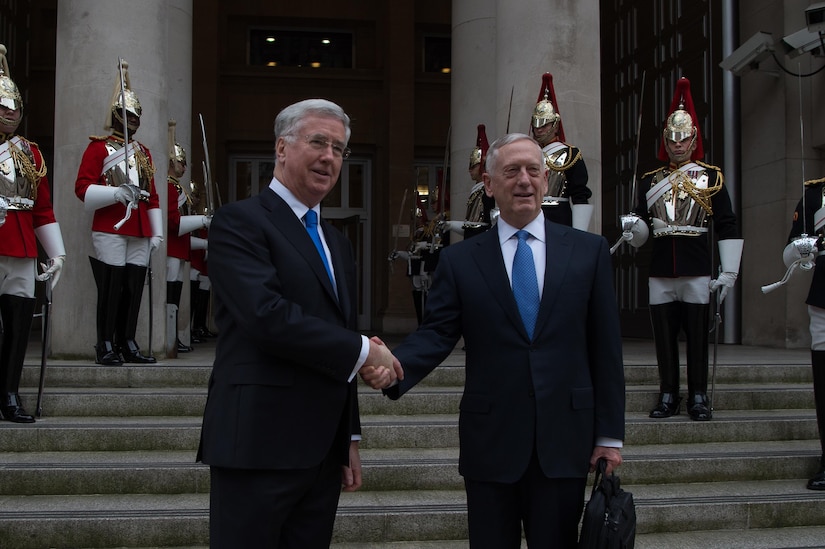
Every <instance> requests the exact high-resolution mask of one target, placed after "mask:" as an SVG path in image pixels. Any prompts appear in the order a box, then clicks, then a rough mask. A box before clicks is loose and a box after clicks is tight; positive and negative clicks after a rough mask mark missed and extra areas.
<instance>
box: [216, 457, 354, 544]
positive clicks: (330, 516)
mask: <svg viewBox="0 0 825 549" xmlns="http://www.w3.org/2000/svg"><path fill="white" fill-rule="evenodd" d="M210 472H211V475H210V478H211V489H210V495H209V538H210V539H209V547H210V548H211V549H237V548H238V547H250V548H255V549H329V546H330V542H331V539H332V527H333V524H334V522H335V511H336V509H337V507H338V497H339V495H340V493H341V466H340V465H339V464H338V463H336V462H335V460H333V459H330V458H329V457H327V459H325V460H324V462H323V463H321V464H320V465H318V466H316V467H311V468H309V469H288V470H271V469H265V470H253V469H228V468H224V467H211V468H210Z"/></svg>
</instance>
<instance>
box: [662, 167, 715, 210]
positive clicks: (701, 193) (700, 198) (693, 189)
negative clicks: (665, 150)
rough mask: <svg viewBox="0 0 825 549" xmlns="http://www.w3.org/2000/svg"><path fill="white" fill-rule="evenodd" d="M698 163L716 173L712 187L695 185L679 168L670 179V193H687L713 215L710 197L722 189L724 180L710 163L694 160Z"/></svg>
mask: <svg viewBox="0 0 825 549" xmlns="http://www.w3.org/2000/svg"><path fill="white" fill-rule="evenodd" d="M696 163H697V164H698V165H700V166H702V167H703V168H708V171H710V170H713V172H714V173H716V184H715V185H713V186H712V187H708V188H707V189H700V188H698V187H697V186H696V185H694V184H693V181H692V180H691V179H690V177H688V176H687V174H686V173H685V172H683V171H681V170H676V171H675V174H674V176H673V179H672V180H671V182H670V184H671V187H672V188H671V191H670V192H672V193H676V194H677V196H678V194H679V193H680V192H685V193H687V194H688V195H689V196H690V197H691V198H692V199H693V200H694V201H695V202H696V203H697V204H699V206H701V207H702V209H703V210H705V211H706V212H708V215H713V206H712V205H711V200H710V199H711V197H713V195H715V194H716V193H718V192H719V191H721V190H722V184H723V183H724V181H725V178H724V176H723V175H722V172H721V171H720V170H719V168H717V167H716V166H711V165H710V164H705V163H704V162H699V161H697V162H696Z"/></svg>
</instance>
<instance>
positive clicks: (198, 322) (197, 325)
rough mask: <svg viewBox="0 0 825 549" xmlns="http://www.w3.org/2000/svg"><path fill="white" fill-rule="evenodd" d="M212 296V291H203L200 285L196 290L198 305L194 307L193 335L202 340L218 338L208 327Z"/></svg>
mask: <svg viewBox="0 0 825 549" xmlns="http://www.w3.org/2000/svg"><path fill="white" fill-rule="evenodd" d="M210 294H211V290H202V289H201V288H200V285H198V288H197V289H196V290H195V296H196V301H195V304H196V305H193V306H192V333H193V334H195V336H196V337H197V338H198V339H200V340H204V339H209V338H213V337H216V335H215V334H213V333H212V332H210V331H209V328H208V327H207V325H206V324H207V323H206V317H207V316H209V298H210Z"/></svg>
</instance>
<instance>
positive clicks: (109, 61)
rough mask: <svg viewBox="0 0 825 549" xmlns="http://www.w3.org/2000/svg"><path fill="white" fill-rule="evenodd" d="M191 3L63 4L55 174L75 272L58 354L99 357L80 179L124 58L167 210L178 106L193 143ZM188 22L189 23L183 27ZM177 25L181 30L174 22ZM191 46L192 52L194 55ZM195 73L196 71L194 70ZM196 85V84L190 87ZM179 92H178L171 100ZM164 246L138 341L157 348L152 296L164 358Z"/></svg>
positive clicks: (61, 299)
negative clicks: (170, 130)
mask: <svg viewBox="0 0 825 549" xmlns="http://www.w3.org/2000/svg"><path fill="white" fill-rule="evenodd" d="M191 19H192V2H191V0H173V1H172V2H166V1H162V0H143V1H141V2H128V1H126V0H109V1H107V2H97V1H95V0H63V1H61V2H59V3H58V4H57V57H56V74H55V85H56V89H57V93H56V104H55V160H54V168H53V174H52V181H53V186H54V205H55V214H56V216H57V219H58V220H59V222H60V225H61V227H62V229H63V235H64V240H65V242H66V251H67V254H68V258H67V262H66V268H65V273H64V274H63V276H62V277H61V279H60V284H59V285H58V286H57V288H56V289H55V292H54V308H53V316H52V329H53V331H52V353H53V354H55V355H58V356H86V357H92V356H94V350H93V345H94V343H95V340H96V335H95V326H96V315H95V308H96V300H97V291H96V287H95V283H94V278H93V277H92V274H91V270H90V267H89V259H88V258H89V256H91V255H93V249H92V244H91V222H92V214H91V213H87V212H86V211H85V210H84V206H83V202H81V201H80V200H79V199H78V198H77V197H76V196H75V194H74V181H75V179H76V176H77V168H78V166H79V165H80V159H81V157H82V155H83V152H84V151H85V149H86V146H87V144H88V143H89V141H88V136H90V135H106V133H107V132H106V131H105V130H103V123H104V118H105V115H106V113H107V112H108V108H109V101H110V99H111V94H112V90H113V87H114V86H115V83H116V82H117V79H118V71H117V66H118V59H119V58H123V59H125V60H126V61H127V62H128V63H129V75H130V80H131V84H132V89H133V90H134V91H135V93H136V94H137V96H138V98H139V99H140V102H141V106H142V108H143V115H142V117H141V127H140V130H139V131H138V132H137V133H136V138H137V139H138V140H139V141H140V142H141V143H143V144H144V145H146V146H147V147H148V148H149V150H150V151H151V152H152V156H153V160H154V162H155V167H156V169H157V173H156V186H157V191H158V196H159V197H160V202H161V205H162V209H163V210H164V220H165V219H166V215H165V209H166V208H165V205H166V200H167V193H166V185H165V179H166V163H167V159H168V155H167V151H166V149H167V145H166V141H167V138H166V135H167V127H168V125H167V121H168V119H169V118H170V116H172V113H171V112H170V107H169V105H170V104H174V105H175V106H176V109H179V110H184V111H185V114H183V115H182V116H181V115H177V114H174V116H177V117H178V119H179V122H182V123H183V124H181V126H183V127H180V126H179V132H180V133H179V134H178V135H179V136H180V137H181V138H183V139H188V136H189V131H188V130H187V129H185V128H186V127H187V125H188V123H189V117H188V116H189V115H188V113H189V109H188V108H186V109H181V105H191V83H190V82H191V69H186V68H183V67H182V66H181V65H182V64H185V65H186V66H187V67H189V66H191V61H190V59H191V47H192V46H191V42H192V39H191ZM181 22H184V23H183V24H182V23H181ZM173 25H174V28H173ZM187 52H190V53H187ZM187 72H188V74H187ZM187 83H189V84H187ZM173 90H174V92H175V95H176V98H175V99H174V100H170V93H171V92H172V91H173ZM165 255H166V248H165V246H162V247H161V249H159V250H158V251H157V252H156V253H155V254H154V257H153V260H152V267H153V271H154V273H153V274H154V278H153V284H152V286H153V287H152V292H151V295H150V293H149V292H148V291H144V296H143V312H142V313H141V319H140V321H139V329H138V334H137V339H138V342H139V343H140V344H141V346H142V347H143V350H144V351H147V350H148V348H149V347H150V342H149V341H148V331H149V329H148V328H149V326H148V311H149V307H148V304H149V301H150V299H151V301H152V303H153V321H154V322H153V330H152V335H153V337H152V340H153V341H152V342H151V348H152V350H153V352H154V353H155V354H157V355H158V356H161V357H162V354H161V353H160V350H161V349H163V347H164V341H163V339H164V337H165V336H164V332H165V330H164V329H163V325H164V324H163V321H164V317H165V314H164V310H165V301H166V298H165V294H166V291H165V286H166V285H165V271H166V262H165Z"/></svg>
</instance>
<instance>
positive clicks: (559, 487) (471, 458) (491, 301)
mask: <svg viewBox="0 0 825 549" xmlns="http://www.w3.org/2000/svg"><path fill="white" fill-rule="evenodd" d="M546 172H547V167H546V165H545V163H544V159H543V157H542V151H541V148H540V147H539V145H538V143H536V141H534V140H533V139H532V138H531V137H529V136H527V135H524V134H508V135H505V136H504V137H502V138H501V139H499V140H497V141H495V142H494V143H493V144H492V145H491V146H490V149H489V152H488V156H487V173H486V174H485V175H484V184H485V189H486V192H487V194H488V195H490V196H492V197H493V198H495V201H496V204H497V205H498V207H499V208H500V209H501V216H500V217H499V220H498V223H497V228H496V229H495V230H490V231H487V232H485V233H484V234H481V235H478V236H476V237H474V238H472V239H470V240H467V241H464V242H461V243H458V244H455V245H453V246H449V247H448V248H446V249H445V250H444V251H443V252H442V256H441V261H440V262H439V264H438V268H437V270H436V273H435V277H434V281H433V287H432V289H431V291H430V296H429V299H428V301H427V308H426V312H425V315H424V321H423V324H422V325H421V326H420V327H419V329H418V330H417V331H416V332H414V333H413V334H411V335H410V336H408V337H407V338H406V339H405V340H404V342H402V343H401V345H400V346H398V347H397V348H395V349H394V350H393V354H394V355H395V356H396V357H397V359H398V360H399V361H400V363H401V365H403V367H404V379H403V381H401V382H399V383H398V384H397V385H395V386H393V387H391V388H389V389H386V390H385V393H386V394H387V395H388V396H389V397H390V398H392V399H397V398H399V397H400V396H401V395H403V394H404V393H405V392H407V391H408V390H410V389H411V388H412V387H413V386H414V385H415V384H416V383H418V382H419V381H421V379H422V378H424V377H425V376H426V375H427V374H429V373H430V372H431V371H432V370H433V369H434V368H435V367H436V366H438V364H440V363H441V362H442V361H443V360H444V358H446V357H447V355H448V354H449V353H450V351H452V350H453V348H454V347H455V345H456V344H457V342H458V340H459V338H460V337H461V336H464V344H465V346H466V381H465V387H464V395H463V397H462V399H461V405H460V418H459V437H460V447H461V455H460V458H459V472H460V473H461V475H462V476H464V481H465V488H466V492H467V508H468V517H469V532H470V547H472V548H473V549H479V548H490V549H511V548H512V549H517V548H518V547H519V546H520V543H521V528H522V524H523V527H524V532H525V535H526V538H527V543H528V545H529V546H530V547H553V548H567V547H571V548H572V547H575V545H576V537H577V528H578V522H579V518H580V516H581V512H582V509H583V506H584V492H585V484H586V478H587V473H588V470H592V469H593V467H594V465H595V463H596V461H597V459H598V458H600V457H604V458H606V459H607V462H608V470H609V471H610V470H612V469H613V468H615V467H617V466H618V465H619V464H620V463H621V461H622V458H621V453H620V450H619V448H620V447H621V445H622V439H623V438H624V372H623V367H622V352H621V337H620V332H619V318H618V312H617V307H616V299H615V293H614V290H613V283H612V274H611V267H610V255H609V253H608V246H607V242H606V241H605V240H604V238H602V237H599V236H596V235H592V234H588V233H585V232H583V231H578V230H575V229H572V228H570V227H565V226H563V225H559V224H556V223H552V222H549V221H546V220H545V219H544V214H543V213H542V209H541V203H542V197H543V196H544V195H545V194H546V192H547V178H546V175H547V174H546ZM523 231H526V232H523ZM519 233H521V234H520V235H519ZM525 245H526V248H525ZM527 249H529V251H530V254H528V255H526V256H525V255H524V254H525V253H526V251H527ZM530 255H532V257H530ZM523 257H526V260H525V261H523V262H522V261H521V258H523ZM530 277H532V279H530ZM511 284H512V289H511ZM523 286H528V287H529V286H532V292H533V295H532V297H529V296H527V297H526V298H525V299H522V294H523V293H524V292H523V291H522V290H521V288H522V287H523ZM528 293H529V292H528ZM479 296H484V297H479ZM522 301H524V302H525V305H524V307H523V308H524V311H523V312H522V307H521V306H519V305H517V302H518V303H521V302H522ZM531 305H532V313H531V312H530V311H529V309H530V306H531Z"/></svg>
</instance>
